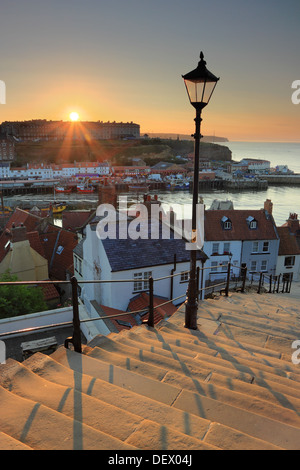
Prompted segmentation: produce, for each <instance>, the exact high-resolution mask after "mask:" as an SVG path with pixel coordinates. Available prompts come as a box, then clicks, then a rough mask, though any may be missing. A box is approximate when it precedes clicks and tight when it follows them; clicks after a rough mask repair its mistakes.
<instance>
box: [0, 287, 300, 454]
mask: <svg viewBox="0 0 300 470" xmlns="http://www.w3.org/2000/svg"><path fill="white" fill-rule="evenodd" d="M183 323H184V306H182V307H181V308H179V310H178V311H177V312H176V313H175V314H174V315H172V317H171V318H170V319H169V320H168V321H166V320H162V321H161V322H160V323H159V324H158V325H157V327H156V328H155V329H152V328H149V327H147V326H145V325H141V326H134V327H133V328H131V329H130V330H125V329H124V330H123V331H122V332H119V333H111V334H110V335H108V336H97V337H95V338H94V339H93V340H92V341H91V342H90V343H89V344H88V345H87V346H85V347H84V350H83V354H79V353H76V352H74V351H72V350H66V349H65V348H64V347H59V348H58V349H57V350H56V351H55V352H54V353H53V354H51V355H50V356H48V355H45V354H42V353H36V354H34V355H32V356H31V357H30V358H29V359H26V360H25V361H24V362H22V363H21V362H18V361H16V360H13V359H8V360H7V363H6V364H3V365H0V399H1V405H2V406H1V414H0V426H1V432H0V448H1V449H28V450H29V449H45V450H46V449H48V450H59V449H66V450H67V449H70V450H74V449H86V450H88V449H97V450H101V449H106V450H113V451H116V450H178V449H180V450H188V451H191V450H193V449H195V450H201V449H206V450H218V449H224V450H275V449H278V450H279V449H291V450H299V448H300V417H299V410H300V391H299V390H300V389H299V382H300V369H299V365H296V364H293V362H292V360H291V354H292V352H293V349H292V342H293V341H294V340H298V339H299V337H300V322H299V300H298V298H297V297H296V298H294V297H293V295H287V294H273V295H272V294H261V295H259V294H251V295H250V294H238V293H234V294H231V295H230V296H229V297H217V298H216V299H206V300H203V301H201V302H200V304H199V312H198V328H199V329H198V330H197V331H195V330H188V329H185V328H184V327H183Z"/></svg>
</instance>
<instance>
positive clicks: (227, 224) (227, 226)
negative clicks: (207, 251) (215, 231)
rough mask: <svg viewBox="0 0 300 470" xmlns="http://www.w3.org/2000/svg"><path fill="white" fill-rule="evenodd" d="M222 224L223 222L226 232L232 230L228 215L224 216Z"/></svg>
mask: <svg viewBox="0 0 300 470" xmlns="http://www.w3.org/2000/svg"><path fill="white" fill-rule="evenodd" d="M221 222H222V226H223V229H224V230H230V229H231V227H232V222H231V220H230V219H228V217H226V215H224V216H223V217H222V219H221Z"/></svg>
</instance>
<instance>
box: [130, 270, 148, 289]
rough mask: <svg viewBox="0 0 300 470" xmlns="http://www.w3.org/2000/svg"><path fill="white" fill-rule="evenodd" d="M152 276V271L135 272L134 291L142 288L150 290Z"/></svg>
mask: <svg viewBox="0 0 300 470" xmlns="http://www.w3.org/2000/svg"><path fill="white" fill-rule="evenodd" d="M151 276H152V271H145V272H143V273H134V274H133V279H134V285H133V291H134V292H139V291H141V290H148V289H149V277H151Z"/></svg>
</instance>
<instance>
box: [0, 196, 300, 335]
mask: <svg viewBox="0 0 300 470" xmlns="http://www.w3.org/2000/svg"><path fill="white" fill-rule="evenodd" d="M272 206H273V205H272V202H271V201H270V200H268V199H267V200H266V201H265V202H264V207H263V208H262V209H258V210H252V209H247V210H236V209H233V208H232V205H230V204H228V205H226V203H224V204H223V205H221V209H220V208H219V206H217V208H215V209H214V208H213V207H212V208H210V209H206V210H205V211H204V245H203V247H202V249H201V250H199V251H198V260H197V264H198V265H199V267H200V268H201V267H205V268H206V269H204V270H203V275H202V276H201V281H200V282H201V283H202V287H203V286H207V285H209V284H211V283H212V282H215V281H216V280H217V281H218V280H221V279H225V278H226V274H227V269H228V263H229V262H230V264H231V275H232V277H238V276H239V275H240V271H241V267H243V266H247V276H248V278H249V279H251V278H252V277H255V276H258V275H259V273H260V272H263V273H266V274H269V275H270V274H272V276H278V275H279V274H281V276H284V277H285V278H286V279H293V280H295V281H298V280H300V225H299V220H298V216H297V214H290V216H289V218H288V220H287V222H286V224H284V225H283V226H281V227H277V226H276V224H275V221H274V218H273V216H272V209H273V207H272ZM100 219H101V218H100V217H99V216H97V215H96V214H95V213H93V212H89V211H66V212H65V213H64V214H63V221H62V227H57V226H56V225H54V224H53V223H52V222H51V221H50V220H49V218H48V217H39V216H37V215H36V214H34V213H30V212H26V211H23V210H21V209H18V208H17V209H16V210H15V212H14V213H13V214H12V216H11V217H10V219H9V221H8V223H7V224H6V226H5V227H4V229H3V230H2V233H1V235H0V275H1V273H4V272H5V271H6V270H8V269H9V270H10V272H11V273H12V274H17V276H18V277H19V279H21V280H45V279H51V280H65V279H66V280H67V279H70V278H71V276H75V277H76V278H77V280H78V283H79V294H80V298H81V301H82V303H83V304H84V306H85V309H86V311H87V312H88V315H89V316H90V317H92V318H97V317H99V316H100V317H103V316H104V317H105V324H106V327H107V329H108V331H116V330H120V329H122V328H129V327H131V326H133V325H135V324H139V323H140V322H141V321H143V316H144V315H146V314H147V308H148V305H149V292H148V291H149V277H150V276H151V277H152V278H154V280H155V281H154V305H161V304H164V305H163V306H160V307H158V308H157V309H155V312H156V321H158V320H159V319H161V318H163V317H164V316H165V315H171V314H172V313H173V312H174V311H175V310H176V308H177V307H176V306H178V305H179V304H180V303H182V302H184V300H185V295H186V290H187V285H188V278H189V267H190V251H189V250H187V249H186V240H185V239H183V238H178V237H176V234H175V229H174V227H173V225H172V218H170V221H169V222H168V228H169V234H170V236H169V237H168V238H165V237H162V230H163V228H164V227H163V224H166V222H165V221H163V220H161V219H160V220H159V232H158V233H159V236H158V237H155V238H153V237H151V223H150V222H149V225H148V230H149V234H150V236H149V237H148V238H147V239H142V238H137V239H130V238H127V237H124V236H117V237H116V238H114V239H110V238H109V237H107V238H103V239H100V238H99V236H98V233H97V226H98V224H99V221H100ZM130 220H131V218H130V217H129V216H128V218H127V222H126V223H128V224H129V223H130ZM83 280H89V281H105V282H102V283H101V282H98V283H82V284H81V281H83ZM117 281H118V282H117ZM69 294H70V293H69V292H67V290H64V291H63V292H59V291H58V290H57V289H56V288H55V287H54V288H53V289H52V290H51V291H50V290H49V291H48V292H45V295H47V296H48V297H47V300H48V301H49V302H50V301H51V300H52V301H53V302H54V303H55V302H57V303H61V301H62V300H63V299H62V296H63V295H64V296H67V295H69ZM51 296H52V298H51ZM171 299H176V300H175V301H173V302H169V303H165V302H167V301H168V300H171ZM53 302H52V304H53ZM121 313H123V314H124V315H123V316H119V317H115V318H114V319H112V320H108V319H106V316H107V315H112V314H119V315H120V314H121Z"/></svg>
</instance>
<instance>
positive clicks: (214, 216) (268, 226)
mask: <svg viewBox="0 0 300 470" xmlns="http://www.w3.org/2000/svg"><path fill="white" fill-rule="evenodd" d="M249 216H251V217H253V218H254V219H255V220H256V221H257V228H256V229H250V228H249V226H248V223H247V218H248V217H249ZM223 217H227V218H228V219H229V220H230V221H231V222H232V228H231V229H230V230H225V229H224V228H223V226H222V221H221V220H222V218H223ZM204 230H205V240H206V241H218V240H225V241H226V240H228V241H229V240H276V239H278V235H277V231H276V226H275V222H274V219H273V217H272V216H270V215H268V214H267V213H266V212H265V211H264V210H262V209H261V210H251V209H250V210H242V209H232V210H207V211H205V215H204Z"/></svg>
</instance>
